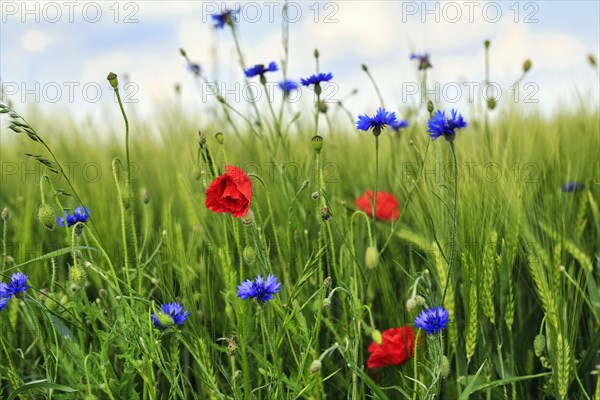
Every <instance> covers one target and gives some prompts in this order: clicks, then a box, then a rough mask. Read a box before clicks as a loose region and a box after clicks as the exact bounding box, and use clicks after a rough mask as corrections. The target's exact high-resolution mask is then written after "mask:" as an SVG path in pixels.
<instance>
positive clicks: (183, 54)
mask: <svg viewBox="0 0 600 400" xmlns="http://www.w3.org/2000/svg"><path fill="white" fill-rule="evenodd" d="M179 53H181V55H182V56H184V57H187V53H186V52H185V50H184V49H181V48H180V49H179Z"/></svg>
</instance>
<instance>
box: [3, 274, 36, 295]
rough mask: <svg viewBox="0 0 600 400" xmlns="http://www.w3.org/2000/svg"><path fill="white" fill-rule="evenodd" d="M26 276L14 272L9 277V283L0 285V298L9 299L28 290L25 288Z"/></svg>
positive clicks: (27, 287)
mask: <svg viewBox="0 0 600 400" xmlns="http://www.w3.org/2000/svg"><path fill="white" fill-rule="evenodd" d="M25 283H27V275H25V274H24V273H22V272H15V273H14V274H12V276H11V277H10V283H4V282H2V283H0V298H4V299H10V298H11V297H13V296H17V295H18V294H19V293H22V292H24V291H26V290H27V289H29V286H27V285H26V284H25Z"/></svg>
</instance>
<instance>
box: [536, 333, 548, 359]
mask: <svg viewBox="0 0 600 400" xmlns="http://www.w3.org/2000/svg"><path fill="white" fill-rule="evenodd" d="M544 350H546V336H544V335H542V334H540V335H537V336H536V337H535V338H534V339H533V351H534V352H535V355H536V356H537V357H540V356H541V355H542V354H544Z"/></svg>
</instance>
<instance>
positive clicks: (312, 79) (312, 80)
mask: <svg viewBox="0 0 600 400" xmlns="http://www.w3.org/2000/svg"><path fill="white" fill-rule="evenodd" d="M331 78H333V74H332V73H331V72H328V73H326V74H324V73H322V72H320V73H319V74H317V75H314V74H313V75H311V76H309V77H308V78H306V79H304V78H301V79H300V83H301V84H302V85H303V86H310V85H315V86H316V85H319V84H320V83H321V82H329V81H330V80H331Z"/></svg>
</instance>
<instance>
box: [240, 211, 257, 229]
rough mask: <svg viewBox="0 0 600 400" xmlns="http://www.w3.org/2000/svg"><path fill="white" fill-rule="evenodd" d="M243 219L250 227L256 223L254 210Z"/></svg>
mask: <svg viewBox="0 0 600 400" xmlns="http://www.w3.org/2000/svg"><path fill="white" fill-rule="evenodd" d="M241 219H242V222H243V223H244V224H245V225H250V224H251V223H253V222H254V212H252V210H248V212H246V214H244V215H243V216H242V217H241Z"/></svg>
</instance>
